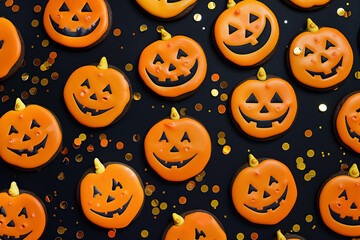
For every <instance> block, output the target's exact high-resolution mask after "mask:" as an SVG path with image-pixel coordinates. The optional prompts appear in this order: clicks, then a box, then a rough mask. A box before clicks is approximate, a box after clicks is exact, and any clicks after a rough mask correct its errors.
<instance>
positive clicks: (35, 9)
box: [34, 5, 41, 13]
mask: <svg viewBox="0 0 360 240" xmlns="http://www.w3.org/2000/svg"><path fill="white" fill-rule="evenodd" d="M40 11H41V6H40V5H36V6H35V7H34V12H35V13H39V12H40Z"/></svg>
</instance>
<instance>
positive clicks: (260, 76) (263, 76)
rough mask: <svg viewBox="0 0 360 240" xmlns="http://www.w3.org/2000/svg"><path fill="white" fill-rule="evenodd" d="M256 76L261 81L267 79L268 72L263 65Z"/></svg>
mask: <svg viewBox="0 0 360 240" xmlns="http://www.w3.org/2000/svg"><path fill="white" fill-rule="evenodd" d="M256 77H257V79H259V80H260V81H265V80H266V72H265V69H264V68H263V67H261V68H259V71H258V73H257V75H256Z"/></svg>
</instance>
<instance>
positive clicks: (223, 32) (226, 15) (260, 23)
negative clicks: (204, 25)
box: [214, 0, 279, 67]
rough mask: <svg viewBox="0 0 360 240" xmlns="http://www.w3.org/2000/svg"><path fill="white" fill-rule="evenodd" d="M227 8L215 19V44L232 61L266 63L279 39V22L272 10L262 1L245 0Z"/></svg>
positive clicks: (250, 63) (230, 4) (231, 0)
mask: <svg viewBox="0 0 360 240" xmlns="http://www.w3.org/2000/svg"><path fill="white" fill-rule="evenodd" d="M227 7H228V9H227V10H225V11H224V12H223V13H222V14H221V15H220V16H219V17H218V19H217V20H216V22H215V27H214V39H215V43H216V45H217V47H218V49H219V50H220V52H221V54H222V55H223V56H224V57H225V58H227V59H228V60H230V61H231V62H233V63H235V64H237V65H239V66H244V67H254V66H258V65H261V64H263V63H264V62H266V61H267V60H268V59H269V58H270V57H271V56H272V55H273V53H274V52H275V50H276V47H277V43H278V40H279V24H278V21H277V19H276V16H275V15H274V13H273V12H272V11H271V10H270V9H269V8H268V7H267V6H266V5H265V4H263V3H261V2H259V1H256V0H244V1H240V2H239V3H238V4H236V5H235V2H234V0H229V2H228V4H227Z"/></svg>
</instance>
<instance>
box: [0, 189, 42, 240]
mask: <svg viewBox="0 0 360 240" xmlns="http://www.w3.org/2000/svg"><path fill="white" fill-rule="evenodd" d="M46 222H47V213H46V208H45V205H44V203H43V202H42V201H41V199H40V198H38V197H37V196H36V195H35V194H34V193H31V192H28V191H24V190H19V188H18V187H17V185H16V183H15V182H12V183H11V186H10V189H9V190H8V191H7V190H5V191H1V192H0V239H2V240H38V239H40V237H41V235H42V234H43V232H44V230H45V227H46Z"/></svg>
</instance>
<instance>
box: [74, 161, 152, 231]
mask: <svg viewBox="0 0 360 240" xmlns="http://www.w3.org/2000/svg"><path fill="white" fill-rule="evenodd" d="M94 165H95V168H90V169H89V170H87V171H86V172H85V173H84V175H83V176H82V178H81V179H80V181H79V184H78V191H77V195H78V200H79V202H80V204H81V208H82V210H83V212H84V215H85V217H86V218H87V219H89V220H90V221H91V222H93V223H94V224H96V225H98V226H100V227H103V228H125V227H127V226H128V225H129V224H130V223H131V222H133V221H134V220H135V218H136V217H137V216H138V215H139V214H140V211H141V209H142V206H143V204H144V198H145V195H144V188H143V184H142V181H141V178H140V176H139V175H138V174H137V172H136V171H135V170H134V169H132V168H131V167H129V166H128V165H126V164H123V163H118V162H108V163H105V164H104V165H103V164H102V163H101V162H100V161H99V159H97V158H95V159H94Z"/></svg>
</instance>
